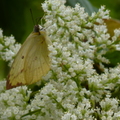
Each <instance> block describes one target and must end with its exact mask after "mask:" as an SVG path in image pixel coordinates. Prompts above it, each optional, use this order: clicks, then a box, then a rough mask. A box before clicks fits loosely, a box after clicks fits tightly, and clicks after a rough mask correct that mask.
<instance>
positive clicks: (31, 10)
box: [30, 9, 35, 25]
mask: <svg viewBox="0 0 120 120" xmlns="http://www.w3.org/2000/svg"><path fill="white" fill-rule="evenodd" d="M30 13H31V17H32V21H33V24H34V25H35V20H34V17H33V13H32V9H30Z"/></svg>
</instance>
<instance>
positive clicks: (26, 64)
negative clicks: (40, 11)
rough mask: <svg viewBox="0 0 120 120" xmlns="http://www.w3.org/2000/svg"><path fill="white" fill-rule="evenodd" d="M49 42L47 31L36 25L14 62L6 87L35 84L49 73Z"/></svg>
mask: <svg viewBox="0 0 120 120" xmlns="http://www.w3.org/2000/svg"><path fill="white" fill-rule="evenodd" d="M49 44H51V42H50V40H49V39H48V37H47V35H46V32H45V31H44V30H40V29H39V26H38V25H36V26H35V27H34V31H33V32H32V33H31V34H30V35H29V36H28V38H27V39H26V41H25V42H24V43H23V45H22V47H21V49H20V50H19V52H18V54H17V56H16V58H15V60H14V62H13V64H12V67H11V70H10V72H9V75H8V78H7V83H6V89H11V88H13V87H16V86H20V85H29V84H33V83H35V82H37V81H39V80H40V79H41V78H42V76H44V75H46V74H47V72H48V71H49V69H50V59H49V56H48V55H49V50H48V45H49Z"/></svg>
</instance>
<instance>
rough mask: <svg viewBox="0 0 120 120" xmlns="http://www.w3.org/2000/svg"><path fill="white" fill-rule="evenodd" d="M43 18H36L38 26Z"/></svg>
mask: <svg viewBox="0 0 120 120" xmlns="http://www.w3.org/2000/svg"><path fill="white" fill-rule="evenodd" d="M41 18H42V17H39V18H36V23H37V25H38V23H39V21H40V20H41Z"/></svg>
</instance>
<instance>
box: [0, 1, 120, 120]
mask: <svg viewBox="0 0 120 120" xmlns="http://www.w3.org/2000/svg"><path fill="white" fill-rule="evenodd" d="M64 4H65V0H46V1H45V2H44V3H43V4H42V7H43V10H44V11H45V13H46V14H45V17H44V18H45V20H46V23H45V25H44V26H45V27H46V28H47V29H46V30H47V34H48V35H49V37H50V39H51V41H52V45H51V46H49V50H50V51H51V53H50V55H49V57H50V58H51V62H52V63H51V70H50V71H49V73H48V74H47V75H46V76H45V77H44V78H43V80H46V81H47V83H46V84H45V86H43V87H42V88H41V89H40V91H37V93H36V94H35V93H33V94H35V96H34V97H32V98H31V97H30V93H31V92H32V91H29V90H28V89H27V88H26V87H25V86H24V87H17V88H14V89H12V90H8V91H4V90H3V88H2V89H1V94H0V106H1V108H0V109H1V112H0V119H3V120H4V119H5V120H13V119H18V120H19V119H21V120H22V119H23V120H24V119H25V120H31V119H34V120H99V119H101V120H117V119H120V112H119V110H120V107H119V102H120V101H119V99H120V95H119V90H120V65H117V66H116V67H115V68H109V69H108V68H106V67H105V66H104V64H102V63H106V64H108V63H109V60H108V59H107V58H105V56H104V55H105V54H106V53H107V52H108V51H110V49H111V48H116V47H115V46H116V45H117V44H119V43H118V42H117V44H115V43H116V41H117V40H118V37H119V34H120V30H116V31H115V35H114V36H113V37H112V38H111V37H110V35H109V34H108V33H107V28H106V25H105V23H104V21H103V19H109V11H108V10H105V8H104V6H102V7H101V8H100V9H99V11H98V12H97V13H93V14H92V15H91V16H89V15H88V14H87V13H86V12H85V11H84V8H83V7H81V6H80V5H79V4H77V5H76V6H75V8H71V7H66V6H65V5H64ZM96 23H97V24H96ZM0 36H2V34H0ZM6 44H7V43H6ZM95 63H99V64H98V67H99V68H100V70H101V69H102V70H101V74H98V73H97V71H96V69H95V68H94V64H95ZM1 84H2V85H4V83H3V82H2V83H0V86H2V85H1ZM21 91H22V92H21ZM31 94H32V93H31ZM29 99H30V100H29Z"/></svg>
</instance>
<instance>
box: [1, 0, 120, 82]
mask: <svg viewBox="0 0 120 120" xmlns="http://www.w3.org/2000/svg"><path fill="white" fill-rule="evenodd" d="M43 2H44V0H18V1H16V0H1V1H0V14H1V17H0V28H2V29H3V34H4V35H6V36H10V35H11V34H12V35H14V36H15V39H16V41H17V42H21V43H23V41H24V40H25V39H26V37H27V36H28V35H29V34H30V33H31V31H32V30H33V26H34V24H33V21H32V18H31V13H30V9H32V11H33V16H34V18H35V19H36V18H38V17H42V16H43V14H44V13H43V10H42V8H41V3H43ZM76 3H80V4H81V6H83V7H85V9H86V11H87V12H88V13H89V14H91V13H92V12H93V11H97V9H98V8H99V7H100V6H101V5H106V8H107V9H110V10H111V13H110V15H111V16H112V17H113V18H116V19H120V8H119V6H120V0H114V1H113V0H109V1H105V0H99V1H96V0H89V1H88V0H67V3H66V5H70V6H72V7H74V5H75V4H76ZM8 71H9V67H8V66H7V64H6V63H5V62H4V61H2V60H0V80H1V79H3V78H5V77H6V75H7V74H8Z"/></svg>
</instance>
